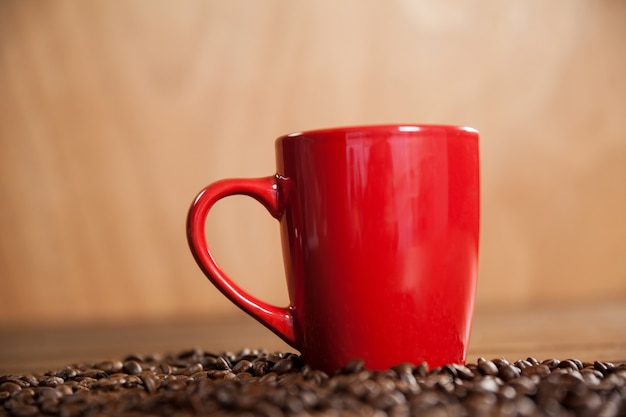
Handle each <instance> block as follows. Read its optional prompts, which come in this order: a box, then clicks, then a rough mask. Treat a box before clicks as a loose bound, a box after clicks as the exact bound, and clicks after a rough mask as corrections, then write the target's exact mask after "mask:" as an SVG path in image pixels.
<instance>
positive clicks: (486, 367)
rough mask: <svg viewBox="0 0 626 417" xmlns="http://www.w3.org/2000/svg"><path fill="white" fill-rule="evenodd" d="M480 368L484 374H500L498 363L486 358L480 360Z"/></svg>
mask: <svg viewBox="0 0 626 417" xmlns="http://www.w3.org/2000/svg"><path fill="white" fill-rule="evenodd" d="M478 370H479V371H480V373H481V374H483V375H491V376H495V375H498V367H497V366H496V364H495V363H493V362H492V361H488V360H485V359H483V360H479V361H478Z"/></svg>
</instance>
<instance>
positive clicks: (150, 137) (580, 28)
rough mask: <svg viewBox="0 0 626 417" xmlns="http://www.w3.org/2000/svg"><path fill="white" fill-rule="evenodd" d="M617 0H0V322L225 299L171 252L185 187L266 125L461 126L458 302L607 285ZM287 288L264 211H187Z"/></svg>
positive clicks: (96, 319) (587, 297)
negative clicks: (473, 168) (464, 193)
mask: <svg viewBox="0 0 626 417" xmlns="http://www.w3.org/2000/svg"><path fill="white" fill-rule="evenodd" d="M625 41H626V2H624V1H619V0H612V1H611V0H602V1H593V2H592V1H583V0H556V1H550V2H546V1H541V0H530V1H525V2H513V1H509V2H503V1H495V0H471V1H465V2H453V1H449V0H443V1H435V0H425V1H415V0H393V1H386V2H382V1H360V0H340V1H330V0H323V1H315V2H313V1H304V0H295V1H279V0H265V1H252V0H228V1H226V0H223V1H221V0H220V1H191V0H186V1H181V2H169V1H148V0H144V1H128V2H122V1H90V2H69V1H54V2H53V1H44V2H24V1H9V0H5V1H2V2H0V305H1V306H2V313H1V314H0V326H2V327H7V326H14V325H17V324H20V325H35V324H36V325H53V324H80V323H100V322H101V323H116V322H122V321H128V320H130V319H132V320H162V319H168V318H172V317H178V318H181V317H183V318H184V317H207V318H208V317H213V318H215V317H226V316H229V315H233V314H238V310H237V309H236V307H234V306H233V305H231V304H230V303H229V302H228V301H227V300H226V299H225V298H224V297H222V296H221V295H220V294H219V293H218V291H217V290H215V289H214V288H213V286H212V285H211V284H210V283H209V282H208V280H207V279H206V278H204V276H203V274H202V273H201V271H200V270H199V269H198V267H197V266H196V264H195V262H194V260H193V258H192V256H191V255H190V253H189V250H188V247H187V243H186V237H185V219H186V214H187V209H188V207H189V204H190V203H191V201H192V200H193V198H194V197H195V195H196V194H197V192H198V191H199V190H200V189H201V188H202V187H203V186H205V185H206V184H208V183H210V182H213V181H215V180H217V179H220V178H226V177H257V176H266V175H272V174H273V173H274V148H273V142H274V139H275V138H276V137H277V136H279V135H282V134H285V133H289V132H292V131H298V130H305V129H313V128H321V127H332V126H340V125H354V124H373V123H395V122H399V123H449V124H460V125H469V126H472V127H475V128H477V129H478V130H479V131H480V132H481V177H482V232H481V233H482V235H481V259H480V281H479V288H478V300H477V303H478V304H477V305H478V308H492V307H493V308H500V307H510V306H520V307H524V308H525V307H532V306H533V305H538V304H546V303H555V305H565V304H572V303H573V304H577V303H593V302H604V301H611V302H619V301H620V300H626V256H625V251H626V42H625ZM207 228H208V233H209V240H210V243H211V246H212V247H213V248H214V251H215V254H216V257H217V259H218V261H219V262H220V263H221V265H222V266H223V268H224V269H225V270H226V271H228V272H229V273H230V275H231V276H232V277H233V278H234V279H235V280H236V281H237V282H239V283H240V284H241V285H242V286H243V287H244V288H247V289H249V291H250V292H251V293H253V294H255V295H257V296H258V297H260V298H262V299H264V300H267V301H270V302H273V303H277V304H286V303H287V295H286V288H285V283H284V277H283V267H282V261H281V254H280V253H281V252H280V241H279V237H278V224H277V223H276V222H275V220H274V219H272V218H271V216H269V215H268V214H267V213H266V211H265V209H264V208H263V207H262V206H261V205H259V204H258V203H256V202H254V201H253V200H251V199H246V198H244V197H232V198H229V199H226V200H223V201H221V202H220V203H218V205H217V206H216V207H215V209H214V211H212V213H211V215H210V218H209V220H208V222H207Z"/></svg>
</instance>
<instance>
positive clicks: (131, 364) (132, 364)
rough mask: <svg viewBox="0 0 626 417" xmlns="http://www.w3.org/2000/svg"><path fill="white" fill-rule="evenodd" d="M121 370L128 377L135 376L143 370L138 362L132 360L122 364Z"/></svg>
mask: <svg viewBox="0 0 626 417" xmlns="http://www.w3.org/2000/svg"><path fill="white" fill-rule="evenodd" d="M122 368H123V369H124V372H126V373H127V374H130V375H137V374H138V373H140V372H141V371H142V370H143V369H142V367H141V364H140V363H139V361H136V360H134V359H130V360H127V361H126V362H124V365H123V367H122Z"/></svg>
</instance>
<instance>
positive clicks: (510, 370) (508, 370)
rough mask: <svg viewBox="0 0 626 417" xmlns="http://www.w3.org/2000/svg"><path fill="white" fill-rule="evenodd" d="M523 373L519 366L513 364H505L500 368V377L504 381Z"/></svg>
mask: <svg viewBox="0 0 626 417" xmlns="http://www.w3.org/2000/svg"><path fill="white" fill-rule="evenodd" d="M520 375H521V371H520V369H519V368H518V367H516V366H513V365H503V366H502V367H501V368H500V369H499V370H498V377H499V378H500V379H502V380H503V381H509V380H511V379H513V378H517V377H518V376H520Z"/></svg>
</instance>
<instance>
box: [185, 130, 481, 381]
mask: <svg viewBox="0 0 626 417" xmlns="http://www.w3.org/2000/svg"><path fill="white" fill-rule="evenodd" d="M276 154H277V175H276V176H275V177H267V178H260V179H245V180H241V179H232V180H223V181H219V182H217V183H214V184H212V185H210V186H209V187H207V188H206V189H205V190H203V191H202V192H201V193H200V195H199V196H198V198H197V199H196V201H195V202H194V204H193V205H192V207H191V209H190V213H189V219H188V236H189V242H190V246H191V249H192V252H193V253H194V256H195V258H196V260H197V261H198V263H199V265H200V267H201V268H202V269H203V271H204V272H205V273H206V275H207V276H208V277H209V279H211V281H212V282H213V283H214V284H215V285H216V286H217V287H218V288H219V289H220V290H221V291H222V292H223V293H224V294H225V295H226V296H227V297H229V298H230V299H231V300H232V301H233V302H234V303H235V304H237V305H238V306H239V307H240V308H242V309H243V310H244V311H246V312H247V313H249V314H250V315H251V316H253V317H255V318H256V319H257V320H259V321H260V322H261V323H263V324H264V325H266V326H267V327H268V328H270V329H271V330H273V331H274V332H275V333H276V334H278V335H279V336H280V337H282V338H283V339H284V340H285V341H287V342H288V343H289V344H291V345H292V346H293V347H295V348H296V349H298V350H299V351H300V352H301V353H302V355H303V358H304V360H305V361H306V362H308V363H309V364H310V365H311V366H313V367H315V368H319V369H322V370H324V371H326V372H333V371H335V370H337V369H339V368H341V367H342V366H343V365H345V364H346V363H347V362H348V361H350V360H352V359H363V360H365V365H366V366H367V367H368V368H370V369H384V368H387V367H389V366H392V365H394V364H397V363H400V362H413V363H419V362H422V361H426V362H428V363H429V365H430V366H439V365H442V364H445V363H453V362H456V363H461V362H464V360H465V355H466V351H467V345H468V341H469V335H470V327H471V320H472V315H473V308H474V297H475V289H476V278H477V259H478V231H479V169H478V166H479V161H478V133H477V132H476V131H475V130H473V129H469V128H462V127H452V126H418V125H402V126H400V125H393V126H366V127H352V128H340V129H327V130H318V131H311V132H304V133H295V134H291V135H287V136H283V137H281V138H279V139H278V140H277V141H276ZM231 194H245V195H249V196H251V197H253V198H255V199H257V200H259V201H260V202H261V203H262V204H264V205H265V207H266V208H267V209H268V210H269V212H270V213H271V214H272V215H273V216H274V217H275V218H276V219H278V220H279V221H280V229H281V237H282V244H283V254H284V256H283V258H284V262H285V271H286V277H287V286H288V289H289V297H290V305H289V306H288V307H285V308H282V307H276V306H272V305H268V304H267V303H264V302H263V301H261V300H258V299H255V298H254V297H251V296H250V295H249V294H247V293H246V292H245V290H242V289H241V288H239V287H237V286H236V285H235V284H234V283H233V282H232V281H231V280H230V278H229V277H228V276H227V275H226V274H225V273H224V272H223V271H222V270H221V269H220V268H219V267H218V266H217V264H216V263H215V261H214V259H213V257H212V255H211V253H210V251H209V249H208V248H207V244H206V237H205V235H204V224H205V219H206V216H207V213H208V211H209V210H210V207H211V206H212V205H213V204H214V203H215V202H216V201H217V200H218V199H220V198H222V197H224V196H227V195H231Z"/></svg>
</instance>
